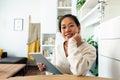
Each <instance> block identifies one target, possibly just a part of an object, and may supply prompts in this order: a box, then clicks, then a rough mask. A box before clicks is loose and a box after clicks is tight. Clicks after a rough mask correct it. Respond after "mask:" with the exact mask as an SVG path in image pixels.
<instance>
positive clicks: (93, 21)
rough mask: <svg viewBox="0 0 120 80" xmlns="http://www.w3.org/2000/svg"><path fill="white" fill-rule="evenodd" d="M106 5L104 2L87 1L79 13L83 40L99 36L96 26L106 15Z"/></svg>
mask: <svg viewBox="0 0 120 80" xmlns="http://www.w3.org/2000/svg"><path fill="white" fill-rule="evenodd" d="M104 4H105V1H104V0H86V2H85V3H84V5H83V6H82V7H81V9H80V10H79V11H78V12H77V16H78V18H79V21H80V23H81V27H82V28H81V35H82V36H83V38H88V37H89V36H91V35H95V34H97V33H96V32H97V31H96V30H95V29H96V26H98V25H99V24H100V22H101V20H102V17H103V15H104ZM95 31H96V32H95Z"/></svg>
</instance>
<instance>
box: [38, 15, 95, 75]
mask: <svg viewBox="0 0 120 80" xmlns="http://www.w3.org/2000/svg"><path fill="white" fill-rule="evenodd" d="M80 30H81V29H80V23H79V21H78V19H77V17H76V16H74V15H72V14H66V15H64V16H63V17H61V18H60V20H59V31H60V33H61V35H62V37H63V39H64V40H63V41H61V42H59V43H57V44H56V46H55V51H54V53H53V58H52V61H51V62H52V64H53V65H55V66H56V67H57V68H58V69H59V70H60V71H61V72H62V73H63V74H73V75H86V73H87V72H88V70H89V69H90V67H91V65H92V63H93V62H94V60H95V58H96V49H95V48H94V47H93V46H92V45H90V44H88V43H87V42H83V41H82V38H81V35H80V34H79V33H80ZM61 40H62V39H61ZM41 64H42V65H41ZM37 65H38V68H39V70H40V71H44V70H45V65H44V64H43V63H41V62H38V63H37Z"/></svg>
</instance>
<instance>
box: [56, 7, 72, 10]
mask: <svg viewBox="0 0 120 80" xmlns="http://www.w3.org/2000/svg"><path fill="white" fill-rule="evenodd" d="M60 9H62V10H71V7H58V10H60Z"/></svg>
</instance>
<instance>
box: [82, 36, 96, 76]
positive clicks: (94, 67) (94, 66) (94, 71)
mask: <svg viewBox="0 0 120 80" xmlns="http://www.w3.org/2000/svg"><path fill="white" fill-rule="evenodd" d="M93 38H94V35H92V36H90V37H89V38H88V39H87V40H86V39H83V40H84V41H87V42H88V43H89V44H91V45H92V46H94V47H95V48H96V55H97V57H96V61H95V62H94V64H93V65H92V68H91V69H90V71H91V72H92V73H93V74H94V75H95V76H98V43H97V41H95V40H94V39H93Z"/></svg>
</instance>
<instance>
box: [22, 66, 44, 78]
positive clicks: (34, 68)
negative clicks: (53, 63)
mask: <svg viewBox="0 0 120 80" xmlns="http://www.w3.org/2000/svg"><path fill="white" fill-rule="evenodd" d="M43 74H44V73H43V72H40V71H39V69H38V67H37V66H28V68H27V71H26V73H25V75H24V76H30V75H43Z"/></svg>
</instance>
